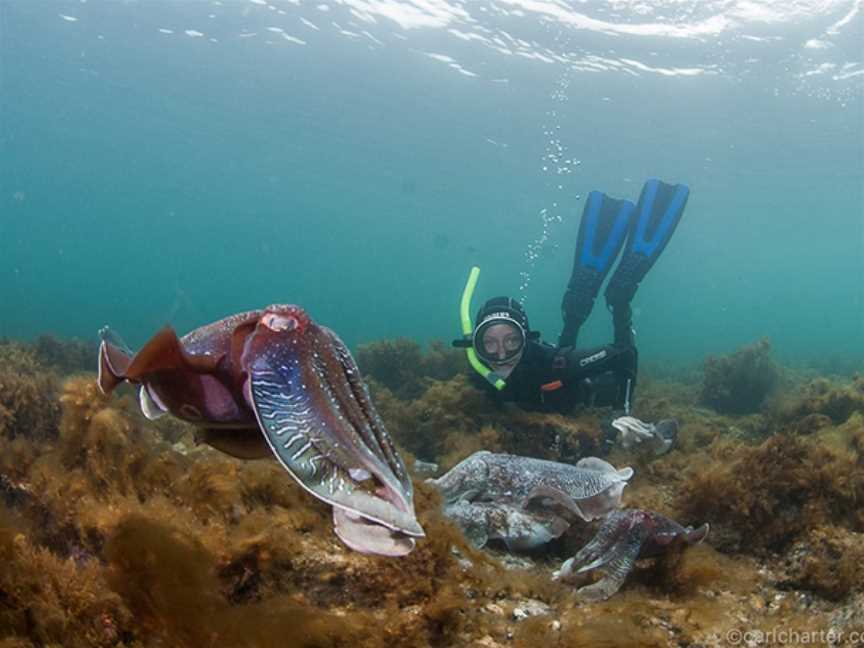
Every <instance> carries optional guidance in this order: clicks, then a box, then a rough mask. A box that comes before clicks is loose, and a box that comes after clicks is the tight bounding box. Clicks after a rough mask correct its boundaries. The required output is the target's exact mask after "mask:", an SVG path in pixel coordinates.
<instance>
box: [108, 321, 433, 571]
mask: <svg viewBox="0 0 864 648" xmlns="http://www.w3.org/2000/svg"><path fill="white" fill-rule="evenodd" d="M98 381H99V387H100V389H101V390H102V391H103V392H104V393H106V394H110V393H111V392H112V391H113V390H114V388H115V387H117V385H119V384H120V383H121V382H124V381H127V382H130V383H133V384H135V385H138V398H139V403H140V406H141V411H142V412H143V413H144V415H145V416H146V417H148V418H150V419H155V418H158V417H160V416H162V415H163V414H165V413H169V414H171V415H173V416H175V417H177V418H179V419H182V420H184V421H187V422H189V423H192V424H194V425H195V426H197V428H198V430H199V432H198V435H197V438H198V439H199V440H200V441H202V442H204V443H207V444H208V445H210V446H212V447H214V448H216V449H217V450H220V451H222V452H224V453H227V454H229V455H232V456H235V457H239V458H242V459H257V458H265V457H275V458H276V459H277V460H278V461H279V463H280V464H281V465H282V466H283V467H284V468H285V470H287V471H288V473H289V474H290V475H291V476H292V477H293V478H294V479H295V480H296V481H297V482H298V483H299V484H300V485H301V486H302V487H303V488H304V489H306V490H307V491H308V492H309V493H311V494H312V495H314V496H315V497H317V498H318V499H320V500H322V501H324V502H327V503H328V504H330V505H332V507H333V522H334V529H335V531H336V534H337V535H338V536H339V538H340V539H341V540H342V541H343V542H344V543H345V544H346V545H348V546H349V547H351V548H352V549H355V550H357V551H361V552H364V553H375V554H381V555H387V556H401V555H405V554H407V553H409V552H410V551H411V550H412V549H413V548H414V539H415V538H419V537H423V535H424V534H423V529H422V528H421V527H420V524H419V523H418V522H417V518H416V515H415V512H414V502H413V487H412V484H411V478H410V477H409V475H408V472H407V471H406V470H405V465H404V463H403V462H402V459H401V458H400V456H399V454H398V452H397V450H396V448H395V446H394V445H393V442H392V440H391V439H390V436H389V434H388V433H387V430H386V428H385V427H384V423H383V422H382V421H381V418H380V417H379V415H378V413H377V412H376V410H375V407H374V405H373V404H372V400H371V398H370V397H369V392H368V391H367V388H366V385H365V383H364V382H363V379H362V378H361V375H360V371H359V370H358V368H357V364H356V363H355V362H354V359H353V358H352V357H351V353H350V352H349V351H348V348H347V347H346V346H345V344H344V343H343V342H342V340H340V339H339V337H338V336H337V335H336V333H334V332H333V331H331V330H330V329H328V328H326V327H324V326H320V325H318V324H316V323H315V322H313V321H312V320H311V319H310V318H309V316H308V315H307V314H306V313H305V312H304V311H303V309H302V308H300V307H299V306H295V305H278V304H277V305H273V306H268V307H267V308H265V309H263V310H256V311H249V312H246V313H240V314H238V315H232V316H230V317H226V318H225V319H222V320H219V321H218V322H214V323H212V324H208V325H207V326H203V327H201V328H198V329H195V330H194V331H192V332H191V333H188V334H187V335H184V336H183V337H182V338H178V337H177V334H176V333H175V332H174V330H173V329H172V328H171V327H165V328H163V329H162V330H160V331H159V332H158V333H156V335H154V336H153V337H152V338H151V339H150V340H149V341H148V342H147V343H146V344H145V345H144V347H143V348H142V349H141V350H140V351H138V353H136V354H134V355H132V354H131V353H129V352H128V351H126V350H125V349H123V348H121V346H120V345H118V344H115V343H114V342H112V341H111V340H109V339H104V338H103V341H102V343H101V345H100V347H99V378H98Z"/></svg>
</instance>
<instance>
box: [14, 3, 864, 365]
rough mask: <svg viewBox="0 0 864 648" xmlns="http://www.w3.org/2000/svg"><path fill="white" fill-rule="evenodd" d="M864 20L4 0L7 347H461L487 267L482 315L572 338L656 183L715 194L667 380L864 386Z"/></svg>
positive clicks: (673, 265) (656, 330) (691, 250)
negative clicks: (238, 335)
mask: <svg viewBox="0 0 864 648" xmlns="http://www.w3.org/2000/svg"><path fill="white" fill-rule="evenodd" d="M862 24H864V17H862V12H861V3H860V2H859V1H858V0H829V1H827V2H816V1H815V0H813V1H811V2H807V1H802V2H798V3H795V4H794V5H789V4H788V3H785V2H781V1H779V0H774V1H768V2H747V3H744V2H734V1H731V0H730V1H724V2H720V1H716V2H697V1H696V0H692V1H690V2H687V1H685V2H674V3H672V2H665V3H664V2H659V1H654V2H642V3H621V2H615V3H600V2H587V3H569V2H563V1H555V0H545V1H539V0H538V1H528V0H525V1H518V0H500V1H483V2H479V1H477V2H467V1H457V0H425V1H421V0H415V1H414V2H401V3H400V2H391V1H387V0H382V1H380V2H369V1H366V0H340V1H332V0H322V1H320V2H298V1H293V2H288V1H284V0H281V1H280V0H268V2H265V1H264V0H254V1H251V0H250V1H247V0H242V1H241V0H236V1H235V0H230V1H229V0H223V1H222V2H203V1H201V2H192V1H191V0H190V1H189V2H179V1H178V2H170V1H164V2H157V1H152V2H151V1H148V2H144V1H141V2H134V1H126V2H119V1H111V2H104V1H101V0H87V1H86V2H84V1H83V0H74V1H73V0H68V1H59V0H58V1H45V2H31V1H29V0H0V336H10V337H15V338H25V339H27V338H32V337H35V336H37V335H39V334H42V333H46V332H51V333H55V334H59V335H63V336H79V337H90V338H92V337H93V336H94V335H95V333H96V331H97V329H98V328H99V327H101V326H102V325H104V324H106V323H107V324H110V325H111V326H112V327H113V328H114V329H115V330H117V331H118V332H119V333H120V334H121V335H122V336H123V337H124V338H125V339H126V340H127V341H128V342H129V343H130V344H131V345H133V346H137V345H140V344H141V343H143V342H144V341H145V340H146V339H147V337H148V336H149V335H150V334H151V333H152V332H154V331H155V329H156V328H158V327H159V326H161V325H162V324H164V323H165V322H166V321H167V322H171V323H172V324H174V325H175V326H176V328H177V329H178V330H179V331H180V332H185V331H187V330H189V329H191V328H194V327H196V326H198V325H201V324H203V323H206V322H209V321H212V320H214V319H218V318H220V317H222V316H224V315H227V314H230V313H233V312H237V311H241V310H245V309H249V308H256V307H261V306H264V305H266V304H268V303H273V302H294V303H298V304H300V305H302V306H304V307H305V308H306V309H307V310H308V311H309V312H310V314H311V315H312V316H313V317H314V318H315V319H317V320H318V321H319V322H322V323H324V324H327V325H329V326H331V327H332V328H334V329H335V330H337V331H338V332H339V333H340V334H341V335H342V336H343V338H345V339H346V341H347V342H348V343H349V344H351V345H357V344H358V343H362V342H365V341H369V340H373V339H377V338H381V337H393V336H409V337H413V338H416V339H418V340H420V341H424V342H425V341H428V340H430V339H434V338H443V339H448V340H449V339H451V338H452V337H454V336H455V335H456V334H457V333H458V313H457V304H458V300H459V297H460V293H461V290H462V286H463V283H464V281H465V278H466V277H467V273H468V270H469V268H470V266H471V265H472V264H477V265H479V266H480V267H481V269H482V275H481V279H480V285H479V288H478V292H477V295H476V297H475V306H476V305H477V304H479V302H480V300H482V299H485V298H487V297H491V296H493V295H497V294H512V295H514V296H518V297H521V298H524V299H525V303H526V306H527V308H528V312H529V315H530V317H531V320H532V324H533V325H534V326H535V327H536V328H539V329H540V330H541V331H543V332H544V334H545V335H546V336H547V337H548V338H549V339H555V338H557V334H558V330H559V327H560V315H559V304H560V299H561V294H562V292H563V289H564V287H565V285H566V282H567V279H568V277H569V273H570V266H571V263H572V248H573V245H574V243H575V239H576V228H577V225H578V219H579V215H580V213H581V210H582V206H583V197H584V196H585V195H587V193H588V191H590V190H591V189H601V190H605V191H608V192H610V193H612V194H613V195H616V196H619V197H630V198H631V199H635V198H636V197H637V196H638V192H639V188H640V186H641V183H642V182H643V180H644V179H646V178H648V177H652V176H653V177H660V178H663V179H666V180H669V181H674V182H685V183H687V184H689V185H690V187H691V190H692V193H691V199H690V203H689V205H688V208H687V212H686V214H685V217H684V220H683V222H682V223H681V226H680V227H679V229H678V231H677V233H676V235H675V237H674V239H673V240H672V242H671V243H670V245H669V247H668V248H667V250H666V252H665V253H664V256H663V258H662V259H661V260H660V261H659V262H658V264H657V265H656V266H655V268H654V269H653V270H652V272H651V273H650V274H649V275H648V277H647V278H646V280H645V282H644V283H643V285H642V287H641V288H640V291H639V293H638V294H637V296H636V303H635V307H636V319H635V323H636V327H637V332H638V341H639V346H640V351H641V353H642V357H643V359H644V360H645V361H646V362H651V363H658V364H659V363H664V362H669V363H678V362H696V361H699V360H700V359H701V358H702V357H704V356H705V355H706V354H709V353H722V352H727V351H729V350H731V349H734V348H735V347H737V346H739V345H741V344H744V343H747V342H750V341H753V340H755V339H757V338H760V337H763V336H768V337H770V338H771V340H772V343H773V346H774V349H775V352H776V354H777V356H778V357H779V358H781V359H783V360H784V361H785V362H789V363H791V364H807V363H813V362H816V363H819V364H820V365H822V366H826V365H827V366H830V365H831V364H832V363H834V364H835V365H836V366H838V367H842V368H846V369H848V368H849V367H853V368H854V367H855V366H857V367H860V363H861V362H864V154H862V151H864V107H862V106H864V101H862V98H864V62H862V61H864V54H862V48H861V43H862V42H864V27H862ZM557 146H560V147H561V154H560V155H559V156H557V159H556V160H553V161H550V160H549V159H548V158H547V157H546V156H547V153H548V152H549V151H550V150H552V151H553V152H555V151H557V150H558V149H557ZM544 167H546V169H545V170H544ZM558 169H561V171H560V173H559V172H558ZM543 210H546V211H545V212H544V211H543ZM603 311H604V309H603V307H602V303H600V302H598V306H597V308H596V309H595V314H594V316H593V317H592V320H591V322H590V323H589V326H588V330H587V332H586V333H585V334H584V335H583V336H582V342H584V343H602V342H605V341H607V339H608V338H609V337H610V335H611V330H610V329H611V326H610V325H609V321H608V317H607V316H606V315H605V313H604V312H603ZM856 363H857V364H856Z"/></svg>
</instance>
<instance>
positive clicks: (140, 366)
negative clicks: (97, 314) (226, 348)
mask: <svg viewBox="0 0 864 648" xmlns="http://www.w3.org/2000/svg"><path fill="white" fill-rule="evenodd" d="M223 356H224V354H219V355H193V354H191V353H187V352H186V351H184V350H183V347H182V345H181V344H180V340H179V339H178V338H177V334H176V333H175V332H174V329H173V328H171V327H170V326H166V327H164V328H163V329H161V330H160V331H159V332H158V333H156V335H154V336H153V337H152V338H150V340H149V341H148V342H147V344H145V345H144V347H143V348H142V349H141V350H140V351H139V352H138V353H136V354H135V355H134V356H132V357H130V356H129V354H128V353H126V351H124V350H123V349H121V348H120V347H119V346H117V345H116V344H113V343H111V342H109V341H108V340H102V344H100V345H99V379H98V383H99V389H101V390H102V393H103V394H110V393H111V392H112V391H114V388H115V387H117V385H119V384H120V383H121V382H123V381H124V380H131V381H133V382H140V381H142V380H143V379H144V377H145V376H147V375H148V374H152V373H156V372H158V371H170V370H180V371H190V372H192V373H210V372H212V371H214V370H215V369H216V368H217V367H218V366H219V363H220V362H221V361H222V358H223ZM147 396H152V394H149V393H148V394H147ZM155 412H156V410H155V409H154V413H155Z"/></svg>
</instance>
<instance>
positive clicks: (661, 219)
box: [605, 179, 690, 308]
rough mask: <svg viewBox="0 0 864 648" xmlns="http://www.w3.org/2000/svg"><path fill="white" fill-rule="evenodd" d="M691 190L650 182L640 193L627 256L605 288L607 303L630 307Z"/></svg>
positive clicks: (672, 231) (626, 248)
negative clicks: (628, 305)
mask: <svg viewBox="0 0 864 648" xmlns="http://www.w3.org/2000/svg"><path fill="white" fill-rule="evenodd" d="M689 195H690V189H689V188H688V187H687V186H686V185H683V184H677V185H670V184H667V183H665V182H663V181H661V180H656V179H651V180H648V181H647V182H646V183H645V185H644V186H643V187H642V193H641V194H639V202H638V203H637V204H636V212H635V216H634V217H633V219H632V220H631V221H630V228H629V231H628V232H627V243H626V245H625V246H624V255H623V256H622V257H621V262H620V263H619V264H618V267H617V268H616V269H615V273H614V274H613V275H612V278H611V279H610V280H609V284H608V285H607V286H606V293H605V294H606V303H607V304H608V305H609V306H610V307H611V308H618V307H621V306H624V305H626V304H629V303H630V301H631V300H632V299H633V295H635V294H636V289H637V288H638V287H639V282H640V281H642V279H644V277H645V275H646V274H647V273H648V271H649V270H650V269H651V266H653V265H654V263H655V262H656V261H657V259H658V258H659V256H660V254H661V253H662V252H663V250H664V248H665V247H666V244H667V243H669V239H671V238H672V234H673V233H674V232H675V228H676V227H677V226H678V222H679V221H680V220H681V216H682V215H683V214H684V207H685V205H686V204H687V197H688V196H689Z"/></svg>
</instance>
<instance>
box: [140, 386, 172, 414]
mask: <svg viewBox="0 0 864 648" xmlns="http://www.w3.org/2000/svg"><path fill="white" fill-rule="evenodd" d="M138 404H139V405H140V406H141V413H142V414H144V416H146V417H147V418H148V419H150V420H151V421H155V420H156V419H158V418H161V417H163V416H164V415H165V414H167V413H168V408H167V407H165V404H164V403H163V402H162V401H161V400H160V399H159V396H158V395H157V394H156V392H155V391H153V390H152V389H150V386H149V385H141V386H140V387H139V388H138Z"/></svg>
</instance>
